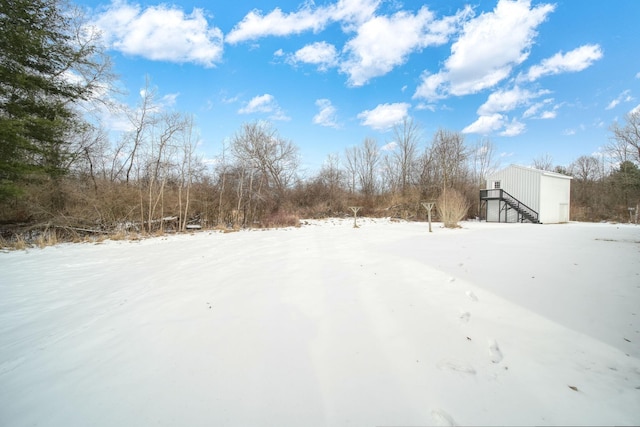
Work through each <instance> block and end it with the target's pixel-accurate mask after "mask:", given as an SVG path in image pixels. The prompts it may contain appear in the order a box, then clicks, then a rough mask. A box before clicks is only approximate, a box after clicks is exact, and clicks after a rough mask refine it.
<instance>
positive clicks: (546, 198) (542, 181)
mask: <svg viewBox="0 0 640 427" xmlns="http://www.w3.org/2000/svg"><path fill="white" fill-rule="evenodd" d="M496 181H500V188H502V189H503V190H505V191H506V192H507V193H509V194H511V195H512V196H513V197H515V198H516V199H518V200H519V201H520V202H522V203H524V204H525V205H527V206H529V207H530V208H531V209H533V210H534V211H536V212H538V214H539V220H540V222H542V223H557V222H567V221H569V204H570V200H569V199H570V185H571V178H570V177H568V176H564V175H560V174H556V173H553V172H546V171H541V170H538V169H532V168H527V167H523V166H517V165H511V166H509V167H507V168H505V169H503V170H501V171H498V172H496V173H494V174H492V175H491V176H489V177H488V178H487V188H494V182H496ZM497 206H498V203H497V202H496V203H495V206H494V204H493V203H489V204H488V205H487V221H497V220H498V213H497V210H498V207H497ZM494 211H495V212H494ZM507 220H508V221H516V220H517V213H516V212H515V211H513V210H511V212H510V214H509V215H508V217H507ZM500 221H504V212H502V215H501V216H500Z"/></svg>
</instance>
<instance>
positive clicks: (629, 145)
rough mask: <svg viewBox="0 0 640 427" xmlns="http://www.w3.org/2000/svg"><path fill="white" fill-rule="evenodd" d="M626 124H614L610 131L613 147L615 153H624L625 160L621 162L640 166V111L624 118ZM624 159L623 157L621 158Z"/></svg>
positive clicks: (635, 111) (632, 112) (636, 110)
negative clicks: (630, 162)
mask: <svg viewBox="0 0 640 427" xmlns="http://www.w3.org/2000/svg"><path fill="white" fill-rule="evenodd" d="M624 121H625V123H624V124H622V125H621V124H619V123H618V122H615V123H613V125H611V127H610V131H611V133H612V134H613V135H612V137H611V139H612V140H613V146H612V147H611V148H614V147H615V151H618V152H620V151H623V152H624V158H620V159H619V160H620V162H621V163H622V162H624V161H627V160H628V161H632V162H634V163H636V165H640V109H635V110H633V111H631V112H630V113H628V114H626V115H625V116H624ZM620 157H622V156H620Z"/></svg>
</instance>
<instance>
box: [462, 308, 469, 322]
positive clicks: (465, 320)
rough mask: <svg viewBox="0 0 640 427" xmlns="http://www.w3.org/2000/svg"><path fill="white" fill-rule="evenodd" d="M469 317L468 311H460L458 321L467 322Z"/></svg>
mask: <svg viewBox="0 0 640 427" xmlns="http://www.w3.org/2000/svg"><path fill="white" fill-rule="evenodd" d="M469 317H471V313H469V312H468V311H465V312H463V313H460V321H461V322H464V323H468V322H469Z"/></svg>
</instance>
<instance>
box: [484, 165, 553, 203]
mask: <svg viewBox="0 0 640 427" xmlns="http://www.w3.org/2000/svg"><path fill="white" fill-rule="evenodd" d="M540 172H541V171H536V170H535V169H529V168H524V167H520V166H515V165H513V166H510V167H508V168H506V169H503V170H501V171H498V172H496V173H494V174H493V175H491V176H490V177H489V178H488V179H487V188H493V182H495V181H500V188H502V189H503V190H504V191H506V192H507V193H509V194H511V195H512V196H513V197H515V198H516V199H518V200H520V201H521V202H522V203H524V204H525V205H527V206H529V207H530V208H531V209H533V210H534V211H536V212H537V211H538V210H539V208H540ZM490 185H491V186H490Z"/></svg>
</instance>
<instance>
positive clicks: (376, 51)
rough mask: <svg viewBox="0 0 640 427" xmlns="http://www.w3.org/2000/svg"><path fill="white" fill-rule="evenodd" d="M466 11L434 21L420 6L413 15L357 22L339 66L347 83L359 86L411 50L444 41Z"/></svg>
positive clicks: (469, 12)
mask: <svg viewBox="0 0 640 427" xmlns="http://www.w3.org/2000/svg"><path fill="white" fill-rule="evenodd" d="M470 14H471V9H470V8H469V7H467V8H465V9H464V10H463V11H459V12H458V13H457V14H456V15H454V16H452V17H448V18H445V19H443V20H441V21H434V14H433V13H432V12H431V11H430V10H429V9H428V8H427V7H424V6H423V7H422V8H420V10H419V11H418V13H416V14H415V15H414V14H411V13H409V12H406V11H400V12H397V13H395V14H394V15H392V16H375V17H373V18H371V19H369V20H368V21H366V22H364V23H363V24H362V25H360V26H359V27H358V29H357V34H356V36H355V37H354V38H352V39H351V40H349V41H348V42H347V44H346V45H345V47H344V53H345V55H346V57H347V58H346V60H345V61H344V62H343V63H342V64H341V66H340V69H341V71H342V72H343V73H345V74H347V75H348V76H349V80H348V81H349V84H350V85H352V86H362V85H364V84H366V83H367V82H368V81H369V80H370V79H372V78H374V77H378V76H382V75H384V74H387V73H388V72H390V71H391V70H393V68H395V67H396V66H398V65H401V64H403V63H404V62H406V60H407V57H408V56H409V54H411V53H412V52H414V51H416V50H421V49H423V48H425V47H427V46H432V45H441V44H443V43H446V42H447V41H448V39H449V37H450V36H451V34H453V33H454V32H455V31H456V30H458V28H459V26H460V23H461V21H462V20H463V19H464V18H465V17H466V16H468V15H470Z"/></svg>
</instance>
